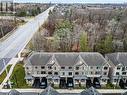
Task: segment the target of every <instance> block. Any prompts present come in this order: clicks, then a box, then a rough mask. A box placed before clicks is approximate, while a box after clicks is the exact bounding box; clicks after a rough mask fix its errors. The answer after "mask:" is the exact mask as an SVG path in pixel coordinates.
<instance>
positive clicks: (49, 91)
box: [39, 86, 61, 95]
mask: <svg viewBox="0 0 127 95" xmlns="http://www.w3.org/2000/svg"><path fill="white" fill-rule="evenodd" d="M39 95H61V94H60V93H58V92H57V91H56V90H55V89H53V88H52V87H51V86H48V87H47V88H46V89H45V90H44V91H42V92H41V93H40V94H39Z"/></svg>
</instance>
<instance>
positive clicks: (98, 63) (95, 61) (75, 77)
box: [24, 52, 111, 88]
mask: <svg viewBox="0 0 127 95" xmlns="http://www.w3.org/2000/svg"><path fill="white" fill-rule="evenodd" d="M25 63H26V64H25V65H24V67H25V73H26V77H25V79H26V82H27V83H28V84H29V85H32V86H34V87H40V86H42V87H43V86H47V84H49V83H51V84H53V85H54V86H56V87H60V88H66V87H70V86H72V87H77V86H82V87H86V86H90V85H91V84H94V85H98V86H99V85H101V86H105V85H106V84H107V82H108V80H109V70H110V67H111V65H110V64H109V63H108V61H107V60H106V59H105V58H104V57H103V56H102V55H101V54H100V53H97V52H80V53H67V52H66V53H47V52H39V53H38V52H34V53H32V54H31V55H30V56H29V57H28V58H27V60H25Z"/></svg>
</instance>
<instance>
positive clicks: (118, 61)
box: [105, 52, 127, 87]
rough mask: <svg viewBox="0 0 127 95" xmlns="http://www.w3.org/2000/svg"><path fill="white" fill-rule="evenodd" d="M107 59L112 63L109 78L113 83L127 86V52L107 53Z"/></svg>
mask: <svg viewBox="0 0 127 95" xmlns="http://www.w3.org/2000/svg"><path fill="white" fill-rule="evenodd" d="M105 59H106V60H107V61H108V63H109V64H110V66H111V67H110V71H109V78H110V81H111V83H113V84H115V85H119V84H120V82H121V83H124V84H125V85H122V84H121V87H124V86H126V87H127V52H118V53H111V54H106V55H105Z"/></svg>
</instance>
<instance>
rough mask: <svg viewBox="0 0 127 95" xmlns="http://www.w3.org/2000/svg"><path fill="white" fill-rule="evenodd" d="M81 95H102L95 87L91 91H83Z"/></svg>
mask: <svg viewBox="0 0 127 95" xmlns="http://www.w3.org/2000/svg"><path fill="white" fill-rule="evenodd" d="M80 95H102V94H101V93H99V92H98V91H97V90H96V89H95V88H94V87H90V88H89V89H87V90H84V91H82V92H81V93H80Z"/></svg>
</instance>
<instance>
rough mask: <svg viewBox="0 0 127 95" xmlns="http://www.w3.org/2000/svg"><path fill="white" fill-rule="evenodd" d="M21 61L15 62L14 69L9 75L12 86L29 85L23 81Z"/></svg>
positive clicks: (21, 86)
mask: <svg viewBox="0 0 127 95" xmlns="http://www.w3.org/2000/svg"><path fill="white" fill-rule="evenodd" d="M23 65H24V64H23V63H22V62H20V63H18V64H16V66H15V68H14V71H13V73H12V75H11V77H10V80H11V82H13V88H28V87H29V86H28V85H27V84H26V81H25V79H24V78H25V70H24V67H23Z"/></svg>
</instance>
